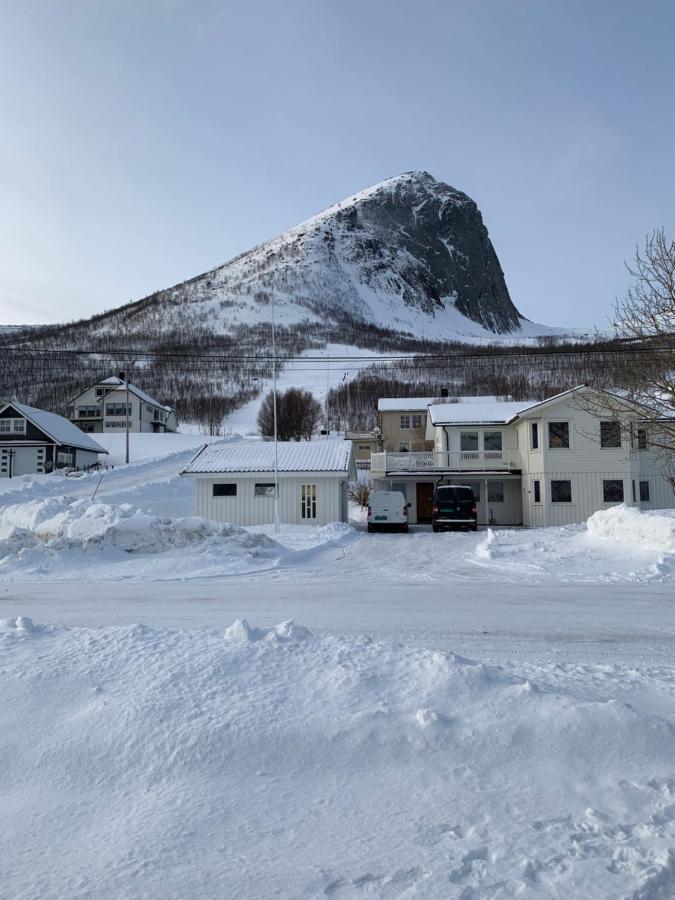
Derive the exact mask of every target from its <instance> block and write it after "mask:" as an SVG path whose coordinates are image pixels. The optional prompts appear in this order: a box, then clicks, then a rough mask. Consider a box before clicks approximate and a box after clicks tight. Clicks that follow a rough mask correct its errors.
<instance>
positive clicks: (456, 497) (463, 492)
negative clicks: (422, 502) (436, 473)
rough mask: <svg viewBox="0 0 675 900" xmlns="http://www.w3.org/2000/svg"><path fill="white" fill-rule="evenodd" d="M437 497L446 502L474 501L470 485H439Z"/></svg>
mask: <svg viewBox="0 0 675 900" xmlns="http://www.w3.org/2000/svg"><path fill="white" fill-rule="evenodd" d="M436 497H437V499H438V500H439V501H441V502H445V503H447V502H450V503H458V502H464V503H466V502H471V503H473V491H472V490H471V488H470V487H439V488H437V489H436Z"/></svg>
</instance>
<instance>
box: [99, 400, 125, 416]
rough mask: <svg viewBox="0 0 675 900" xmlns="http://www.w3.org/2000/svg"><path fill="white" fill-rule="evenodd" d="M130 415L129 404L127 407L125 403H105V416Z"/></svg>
mask: <svg viewBox="0 0 675 900" xmlns="http://www.w3.org/2000/svg"><path fill="white" fill-rule="evenodd" d="M127 412H128V415H131V403H129V405H128V406H127V404H126V403H106V405H105V414H106V416H126V415H127Z"/></svg>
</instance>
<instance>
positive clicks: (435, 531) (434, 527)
mask: <svg viewBox="0 0 675 900" xmlns="http://www.w3.org/2000/svg"><path fill="white" fill-rule="evenodd" d="M431 530H432V531H433V532H434V534H438V532H439V531H440V530H441V529H440V528H439V527H438V525H432V526H431Z"/></svg>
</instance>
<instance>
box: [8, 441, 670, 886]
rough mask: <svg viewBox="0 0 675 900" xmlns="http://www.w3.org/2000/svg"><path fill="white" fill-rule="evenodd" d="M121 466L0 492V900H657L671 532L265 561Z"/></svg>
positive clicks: (383, 539) (606, 532) (22, 483)
mask: <svg viewBox="0 0 675 900" xmlns="http://www.w3.org/2000/svg"><path fill="white" fill-rule="evenodd" d="M117 437H119V436H117ZM149 437H155V436H149ZM141 443H143V442H142V441H141V440H140V439H139V440H138V441H137V446H136V448H135V450H134V452H133V453H132V458H133V459H135V460H136V461H135V462H134V463H133V464H132V465H130V466H119V465H116V467H115V468H114V469H110V470H108V471H106V472H104V473H103V476H102V477H99V476H98V475H88V476H84V477H82V478H64V477H62V476H41V477H37V478H34V479H12V481H13V482H14V483H13V484H8V483H7V482H6V481H5V482H3V483H2V485H1V488H0V617H3V622H2V623H1V624H0V690H1V692H2V698H3V700H2V703H0V755H1V758H2V762H3V764H2V766H0V797H1V798H2V802H0V859H1V860H2V871H3V877H2V885H3V887H2V891H0V893H1V894H2V895H3V896H8V897H12V898H37V897H40V898H64V897H68V898H71V897H72V898H75V897H92V898H94V897H95V898H97V900H98V898H103V900H105V898H111V900H112V898H115V900H117V898H136V897H145V898H158V900H159V898H162V900H164V898H183V897H186V896H191V897H194V898H196V900H201V898H212V897H233V898H235V897H236V898H239V897H241V898H266V897H272V896H278V897H282V898H293V900H296V898H298V900H300V898H316V897H328V898H331V897H332V898H367V897H371V898H394V897H396V898H413V897H414V898H443V900H445V898H463V900H477V898H494V900H497V898H515V897H533V898H560V897H571V898H576V897H579V898H581V897H583V898H593V900H595V898H607V900H610V898H612V900H614V898H629V897H630V898H634V900H656V898H670V897H673V896H675V852H674V850H673V848H674V847H675V753H674V751H673V747H675V672H674V670H673V651H674V648H675V624H674V623H675V618H674V616H673V604H674V602H675V592H674V588H673V584H674V582H675V515H673V514H663V513H651V514H644V513H643V514H640V513H638V512H636V511H635V510H631V509H627V508H625V507H615V508H613V509H611V510H608V511H606V512H603V513H600V514H597V515H596V516H594V517H593V518H592V519H591V520H590V521H589V523H588V524H587V525H579V526H568V527H565V528H552V529H539V530H532V531H525V530H517V529H494V530H489V531H480V532H478V533H477V534H439V535H434V534H432V533H431V532H430V531H427V530H425V529H421V528H420V529H414V530H413V531H411V533H410V534H409V535H395V534H391V535H390V534H375V535H368V534H367V533H366V532H365V530H364V529H363V526H362V524H360V525H358V526H356V527H355V526H346V525H334V526H327V527H324V528H311V527H309V526H307V527H290V526H284V527H283V528H282V532H281V534H280V535H279V536H275V535H274V534H273V531H272V529H271V527H266V528H257V529H240V528H234V527H231V526H222V525H218V524H215V523H210V522H207V521H205V520H202V519H199V518H197V517H195V516H194V507H193V490H194V485H193V484H192V483H191V482H190V481H189V480H187V479H183V478H181V477H180V476H179V475H178V472H179V471H180V469H181V468H182V466H183V465H184V464H185V462H186V461H187V460H188V459H189V458H190V457H191V456H192V454H193V453H194V449H195V448H194V447H193V446H187V444H185V445H183V444H181V443H179V442H177V441H174V442H172V441H171V440H170V436H166V437H164V438H163V439H162V440H159V441H156V442H155V444H154V449H150V448H146V449H142V448H141ZM198 443H199V441H198ZM132 447H133V444H132ZM153 454H154V455H153ZM94 491H96V494H95V496H94ZM355 518H358V516H355ZM27 617H30V618H27ZM291 617H295V619H296V623H298V624H295V625H290V624H288V622H287V620H288V619H289V618H291ZM138 623H145V624H138ZM280 623H281V624H280Z"/></svg>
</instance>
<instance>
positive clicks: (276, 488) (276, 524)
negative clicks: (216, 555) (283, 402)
mask: <svg viewBox="0 0 675 900" xmlns="http://www.w3.org/2000/svg"><path fill="white" fill-rule="evenodd" d="M272 393H273V405H274V533H275V534H279V531H280V528H279V447H278V443H277V334H276V322H275V311H274V291H272Z"/></svg>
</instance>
